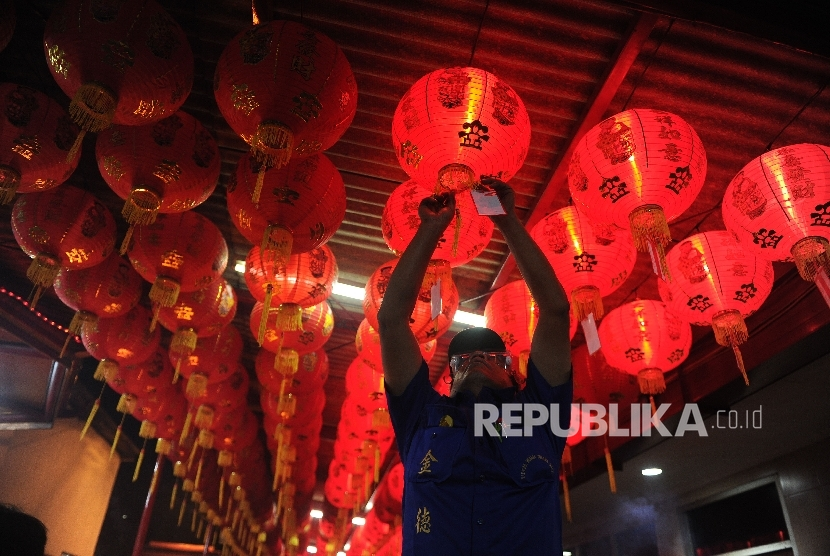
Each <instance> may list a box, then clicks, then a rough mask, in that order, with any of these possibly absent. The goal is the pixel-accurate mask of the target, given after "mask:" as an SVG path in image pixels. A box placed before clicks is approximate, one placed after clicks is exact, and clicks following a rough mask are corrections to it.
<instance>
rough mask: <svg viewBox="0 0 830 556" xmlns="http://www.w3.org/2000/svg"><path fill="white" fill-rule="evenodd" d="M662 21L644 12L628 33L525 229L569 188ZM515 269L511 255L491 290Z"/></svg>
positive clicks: (560, 156) (507, 278)
mask: <svg viewBox="0 0 830 556" xmlns="http://www.w3.org/2000/svg"><path fill="white" fill-rule="evenodd" d="M658 18H659V16H657V15H656V14H653V13H646V12H644V13H641V14H640V17H639V18H638V19H637V21H636V23H634V25H633V26H632V27H631V32H630V33H629V34H628V38H627V39H626V41H625V43H624V44H623V45H622V47H621V48H620V50H619V51H618V53H617V57H616V59H615V60H614V63H613V64H612V65H611V67H610V69H609V70H608V73H607V74H606V76H605V79H604V80H603V82H602V85H601V86H600V87H599V88H598V89H597V90H596V93H595V95H594V97H593V99H591V100H590V101H589V102H588V103H587V104H586V108H585V111H584V112H583V115H582V118H581V120H580V122H579V125H578V126H577V127H576V131H575V132H574V134H573V135H572V136H571V140H570V143H569V144H568V146H567V148H566V149H565V150H564V151H562V152H561V153H560V154H559V155H558V156H557V160H556V161H555V162H554V165H553V167H554V170H553V174H552V175H551V177H550V179H549V180H548V184H547V186H545V188H544V189H543V190H542V193H541V194H540V195H539V198H538V201H537V202H536V206H535V207H534V208H533V210H532V211H531V213H530V216H528V219H527V222H526V223H525V227H526V228H527V229H528V230H529V229H530V228H532V227H533V225H534V224H536V223H537V222H538V221H539V220H541V219H542V218H543V217H544V216H545V215H546V214H547V213H548V212H550V209H551V205H552V204H553V201H554V199H555V198H556V196H557V194H558V193H559V190H560V189H561V188H562V187H563V186H565V187H567V179H568V161H569V160H570V159H571V155H572V154H573V151H574V149H575V148H576V145H577V143H578V142H579V140H580V139H582V137H583V136H584V135H585V133H587V132H588V130H589V129H591V128H592V127H594V126H595V125H597V124H598V123H599V122H600V121H602V118H603V116H604V115H605V111H606V110H608V106H609V105H610V104H611V101H612V100H613V98H614V95H616V94H617V90H618V89H619V87H620V84H622V82H623V79H625V76H626V75H628V70H629V69H631V65H632V64H633V63H634V60H636V59H637V56H638V55H639V54H640V51H641V50H642V48H643V45H644V44H645V42H646V40H647V39H648V37H649V35H650V34H651V31H652V29H654V25H655V24H656V23H657V20H658ZM515 268H516V261H514V260H513V257H512V256H511V255H509V254H508V256H507V258H506V259H505V261H504V263H503V264H502V267H501V269H500V270H499V272H498V274H497V275H496V278H495V280H494V281H493V284H492V286H491V287H490V289H491V290H495V289H497V288H500V287H501V286H503V285H505V284H506V283H507V281H508V280H509V279H510V274H512V273H513V270H515Z"/></svg>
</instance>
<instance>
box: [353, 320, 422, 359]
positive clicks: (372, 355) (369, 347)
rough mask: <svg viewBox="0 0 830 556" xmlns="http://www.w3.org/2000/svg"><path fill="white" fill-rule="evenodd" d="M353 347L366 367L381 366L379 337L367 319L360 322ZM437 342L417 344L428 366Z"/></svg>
mask: <svg viewBox="0 0 830 556" xmlns="http://www.w3.org/2000/svg"><path fill="white" fill-rule="evenodd" d="M354 345H355V348H356V349H357V356H358V357H360V358H362V359H363V361H364V362H365V363H366V364H367V365H370V366H371V365H375V366H381V365H382V364H383V361H382V357H381V353H380V335H379V334H378V333H377V330H375V329H374V328H372V325H371V324H369V321H368V319H363V320H362V321H360V325H359V326H358V327H357V332H356V333H355V336H354ZM437 346H438V340H430V341H428V342H424V343H423V344H419V347H420V348H421V356H422V357H423V358H424V361H426V362H427V364H429V362H430V361H432V358H433V357H434V356H435V351H436V348H437Z"/></svg>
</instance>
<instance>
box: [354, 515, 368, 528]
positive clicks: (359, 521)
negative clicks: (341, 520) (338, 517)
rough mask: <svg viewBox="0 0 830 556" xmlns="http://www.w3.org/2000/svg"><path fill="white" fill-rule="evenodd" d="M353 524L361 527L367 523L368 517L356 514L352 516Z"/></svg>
mask: <svg viewBox="0 0 830 556" xmlns="http://www.w3.org/2000/svg"><path fill="white" fill-rule="evenodd" d="M352 525H357V526H358V527H360V526H361V525H366V518H365V517H360V516H355V517H353V518H352Z"/></svg>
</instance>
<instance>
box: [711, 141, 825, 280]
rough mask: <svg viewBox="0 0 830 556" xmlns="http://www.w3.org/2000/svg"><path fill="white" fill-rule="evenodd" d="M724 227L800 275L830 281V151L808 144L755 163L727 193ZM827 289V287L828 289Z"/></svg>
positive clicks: (757, 252) (746, 244)
mask: <svg viewBox="0 0 830 556" xmlns="http://www.w3.org/2000/svg"><path fill="white" fill-rule="evenodd" d="M722 209H723V221H724V223H725V224H726V228H727V229H728V230H729V231H730V232H732V233H734V234H735V235H736V236H737V237H738V240H739V241H740V242H741V245H742V246H743V247H745V248H746V249H747V250H748V251H750V252H752V253H753V254H755V255H756V256H758V257H761V258H763V259H766V260H769V261H784V260H790V257H792V259H794V260H795V264H796V266H797V267H798V273H799V274H800V275H801V277H802V278H804V279H805V280H807V281H810V282H813V281H816V282H817V283H819V282H818V281H817V278H818V275H819V274H820V273H822V272H823V274H824V278H823V281H824V283H827V277H830V255H828V249H829V248H830V246H828V240H830V147H826V146H823V145H815V144H810V143H803V144H800V145H791V146H789V147H781V148H780V149H775V150H773V151H769V152H766V153H764V154H762V155H761V156H759V157H757V158H755V159H753V160H752V161H751V162H750V163H749V164H747V165H746V166H744V167H743V169H742V170H741V171H740V172H738V175H737V176H735V178H734V179H733V180H732V181H731V182H730V184H729V186H728V187H727V188H726V194H725V195H724V199H723V205H722ZM823 289H826V286H825V287H824V288H823Z"/></svg>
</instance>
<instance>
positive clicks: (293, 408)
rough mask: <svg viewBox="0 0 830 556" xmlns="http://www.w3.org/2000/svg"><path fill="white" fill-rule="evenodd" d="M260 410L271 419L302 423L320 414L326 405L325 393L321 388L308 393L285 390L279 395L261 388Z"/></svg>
mask: <svg viewBox="0 0 830 556" xmlns="http://www.w3.org/2000/svg"><path fill="white" fill-rule="evenodd" d="M260 403H261V405H262V411H264V412H265V414H266V415H269V416H270V417H271V418H272V419H273V420H275V421H278V422H284V423H286V424H289V426H291V424H293V423H303V422H304V421H308V420H310V419H312V418H313V417H315V416H317V415H320V414H321V413H322V411H323V408H324V407H325V405H326V395H325V392H323V390H322V389H319V390H313V391H311V392H309V393H308V394H293V393H291V392H287V393H285V394H282V395H280V394H279V393H276V392H271V391H269V390H265V389H263V390H262V391H261V392H260Z"/></svg>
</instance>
